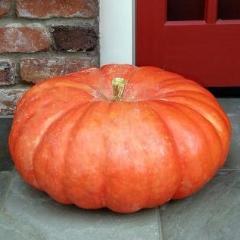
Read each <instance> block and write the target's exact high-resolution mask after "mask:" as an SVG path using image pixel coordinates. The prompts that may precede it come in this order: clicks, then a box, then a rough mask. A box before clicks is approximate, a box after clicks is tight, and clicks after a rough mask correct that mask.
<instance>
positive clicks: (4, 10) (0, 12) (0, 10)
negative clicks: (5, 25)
mask: <svg viewBox="0 0 240 240" xmlns="http://www.w3.org/2000/svg"><path fill="white" fill-rule="evenodd" d="M10 6H11V0H1V1H0V17H2V16H4V15H7V14H8V12H9V10H10Z"/></svg>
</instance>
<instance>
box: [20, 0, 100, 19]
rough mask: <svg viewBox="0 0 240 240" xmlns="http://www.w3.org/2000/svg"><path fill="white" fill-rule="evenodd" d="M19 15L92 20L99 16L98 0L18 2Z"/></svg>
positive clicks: (25, 0)
mask: <svg viewBox="0 0 240 240" xmlns="http://www.w3.org/2000/svg"><path fill="white" fill-rule="evenodd" d="M17 14H18V16H20V17H25V18H50V17H83V18H91V17H95V16H96V15H97V0H50V1H48V0H37V1H33V0H17Z"/></svg>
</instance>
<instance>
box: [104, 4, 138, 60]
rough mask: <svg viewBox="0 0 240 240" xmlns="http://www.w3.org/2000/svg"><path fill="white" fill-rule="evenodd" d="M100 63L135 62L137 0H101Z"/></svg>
mask: <svg viewBox="0 0 240 240" xmlns="http://www.w3.org/2000/svg"><path fill="white" fill-rule="evenodd" d="M99 2H100V14H99V15H100V17H99V31H100V33H99V34H100V65H104V64H110V63H119V64H120V63H128V64H135V0H99Z"/></svg>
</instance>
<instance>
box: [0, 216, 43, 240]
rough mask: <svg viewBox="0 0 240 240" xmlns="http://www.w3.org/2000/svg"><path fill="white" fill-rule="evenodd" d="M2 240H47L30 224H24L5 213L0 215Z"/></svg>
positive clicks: (0, 235)
mask: <svg viewBox="0 0 240 240" xmlns="http://www.w3.org/2000/svg"><path fill="white" fill-rule="evenodd" d="M0 239H1V240H45V237H43V236H42V234H41V233H39V232H38V229H36V228H34V227H32V226H31V225H30V224H29V223H28V224H24V223H22V221H18V220H16V219H14V218H12V217H10V216H8V215H6V214H4V213H1V214H0Z"/></svg>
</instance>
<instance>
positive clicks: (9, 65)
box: [0, 60, 16, 86]
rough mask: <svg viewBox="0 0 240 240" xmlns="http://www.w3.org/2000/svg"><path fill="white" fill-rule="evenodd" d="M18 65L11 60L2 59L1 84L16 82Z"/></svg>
mask: <svg viewBox="0 0 240 240" xmlns="http://www.w3.org/2000/svg"><path fill="white" fill-rule="evenodd" d="M15 76H16V65H15V63H14V62H12V61H10V60H0V86H3V85H11V84H14V83H15Z"/></svg>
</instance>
